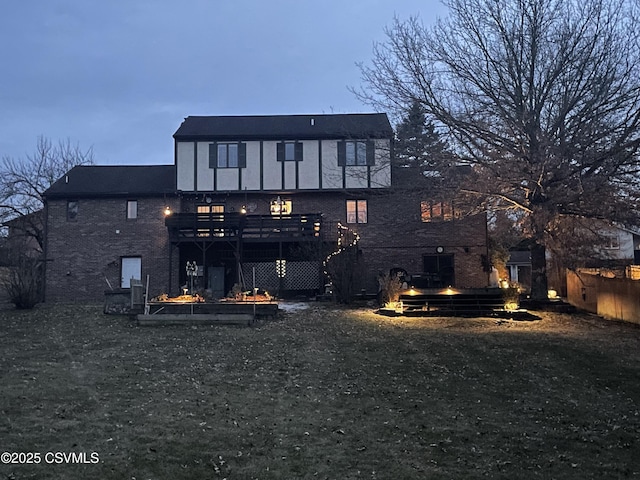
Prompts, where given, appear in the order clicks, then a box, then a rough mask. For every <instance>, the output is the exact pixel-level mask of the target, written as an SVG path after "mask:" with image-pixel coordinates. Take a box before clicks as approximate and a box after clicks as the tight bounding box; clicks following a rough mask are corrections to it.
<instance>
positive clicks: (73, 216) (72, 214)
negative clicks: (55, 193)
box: [67, 200, 78, 221]
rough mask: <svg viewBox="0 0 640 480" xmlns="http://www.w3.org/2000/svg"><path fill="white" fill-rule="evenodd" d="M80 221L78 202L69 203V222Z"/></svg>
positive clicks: (71, 201) (70, 201)
mask: <svg viewBox="0 0 640 480" xmlns="http://www.w3.org/2000/svg"><path fill="white" fill-rule="evenodd" d="M77 219H78V201H77V200H69V201H67V220H71V221H75V220H77Z"/></svg>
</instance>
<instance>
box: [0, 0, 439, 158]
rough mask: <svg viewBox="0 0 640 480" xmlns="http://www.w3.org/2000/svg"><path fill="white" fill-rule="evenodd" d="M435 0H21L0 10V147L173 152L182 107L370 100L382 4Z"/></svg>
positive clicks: (249, 109) (419, 4)
mask: <svg viewBox="0 0 640 480" xmlns="http://www.w3.org/2000/svg"><path fill="white" fill-rule="evenodd" d="M445 14H446V8H445V7H444V6H443V5H442V4H440V3H439V2H438V1H436V0H423V1H420V0H369V1H367V0H316V1H304V0H269V1H266V0H265V1H259V0H229V1H226V0H182V1H168V0H108V1H100V2H99V1H90V0H24V1H13V2H9V3H7V4H6V5H4V8H3V11H2V15H1V16H0V58H1V60H2V74H1V75H0V107H1V111H2V115H0V122H1V124H0V132H1V133H0V156H1V157H13V158H24V157H25V155H26V154H30V153H32V152H34V150H35V146H36V141H37V138H38V136H40V135H42V136H44V137H47V138H49V139H51V140H52V141H54V142H57V141H58V140H66V139H67V138H68V139H70V140H71V142H72V143H74V144H75V143H78V144H79V145H80V147H81V148H83V149H87V148H89V147H93V150H94V159H95V161H96V163H97V164H103V165H116V164H121V165H124V164H169V163H173V138H172V135H173V133H174V132H175V131H176V130H177V129H178V127H179V126H180V123H181V122H182V120H183V119H184V117H186V116H189V115H271V114H306V113H315V114H319V113H358V112H370V111H372V110H371V107H369V106H367V105H364V104H362V103H361V102H360V101H359V100H358V99H357V98H355V96H354V95H353V94H352V93H351V92H350V91H349V90H348V87H349V86H354V87H357V86H359V84H360V71H359V69H358V67H357V66H356V63H357V62H365V63H367V62H368V61H369V60H370V59H371V57H372V47H373V44H374V42H376V41H382V40H384V29H385V27H387V26H390V25H391V24H392V22H393V18H394V16H397V17H399V18H400V19H407V18H408V17H409V16H411V15H419V16H420V18H421V19H422V21H423V22H424V23H425V24H430V23H432V22H434V21H435V19H436V18H437V17H438V16H444V15H445Z"/></svg>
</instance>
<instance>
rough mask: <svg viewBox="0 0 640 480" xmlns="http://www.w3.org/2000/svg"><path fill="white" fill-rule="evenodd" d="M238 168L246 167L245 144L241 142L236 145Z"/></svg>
mask: <svg viewBox="0 0 640 480" xmlns="http://www.w3.org/2000/svg"><path fill="white" fill-rule="evenodd" d="M238 167H239V168H246V167H247V144H246V143H242V142H241V143H239V144H238Z"/></svg>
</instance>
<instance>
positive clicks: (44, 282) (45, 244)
mask: <svg viewBox="0 0 640 480" xmlns="http://www.w3.org/2000/svg"><path fill="white" fill-rule="evenodd" d="M42 203H43V205H44V206H43V208H42V212H43V215H44V222H43V227H42V230H43V232H42V233H43V235H44V242H43V245H42V257H43V260H44V261H43V262H42V263H43V265H42V293H41V295H42V298H41V299H40V300H41V301H42V303H45V301H46V298H47V296H46V291H47V263H48V260H47V252H48V250H49V248H48V246H49V203H48V202H47V198H46V197H43V198H42Z"/></svg>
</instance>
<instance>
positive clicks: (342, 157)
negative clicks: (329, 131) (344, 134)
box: [338, 142, 347, 167]
mask: <svg viewBox="0 0 640 480" xmlns="http://www.w3.org/2000/svg"><path fill="white" fill-rule="evenodd" d="M346 164H347V143H346V142H338V166H339V167H344V166H345V165H346Z"/></svg>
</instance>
